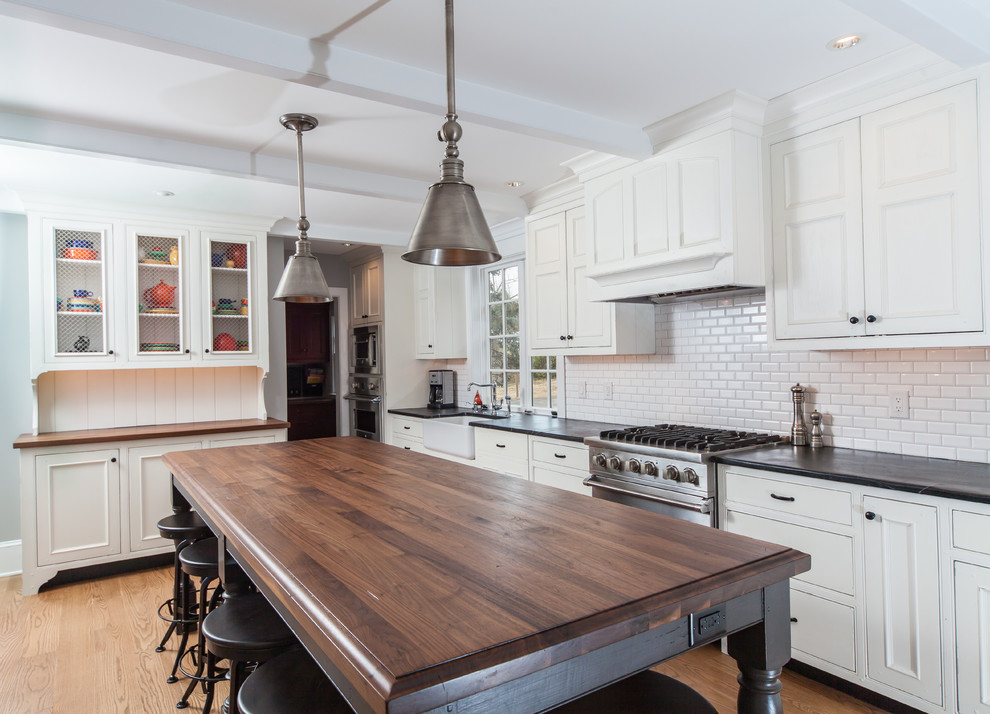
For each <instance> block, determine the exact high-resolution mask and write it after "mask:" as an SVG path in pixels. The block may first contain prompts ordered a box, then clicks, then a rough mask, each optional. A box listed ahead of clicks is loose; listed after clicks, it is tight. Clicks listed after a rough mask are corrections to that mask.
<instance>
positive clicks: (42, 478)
mask: <svg viewBox="0 0 990 714" xmlns="http://www.w3.org/2000/svg"><path fill="white" fill-rule="evenodd" d="M114 431H115V432H117V430H114ZM214 436H225V437H227V438H224V439H214V438H210V437H209V436H202V437H199V438H197V437H195V436H194V437H191V438H190V437H185V438H177V437H172V438H166V437H163V438H142V439H140V440H133V441H127V440H124V441H115V442H103V443H92V444H85V445H83V444H76V445H62V446H43V445H39V446H29V447H24V446H22V447H19V449H20V452H21V453H20V476H21V555H22V561H23V562H22V576H21V586H22V589H23V592H24V594H25V595H34V594H36V593H37V592H38V589H39V588H40V587H41V586H42V585H44V584H45V583H46V582H48V581H49V580H51V579H52V578H53V577H54V576H55V575H56V574H57V573H58V571H59V570H63V569H68V568H79V567H84V566H90V565H99V564H103V563H109V562H113V561H118V560H127V559H130V558H138V557H142V556H146V555H155V554H158V553H167V552H170V551H171V550H172V542H171V541H168V540H165V539H163V538H160V537H159V535H158V521H159V520H161V519H162V518H163V517H165V516H167V515H169V514H170V513H171V512H172V480H171V474H170V473H169V471H168V468H167V467H166V466H165V464H164V462H163V461H162V455H163V454H166V453H168V452H170V451H189V450H191V449H203V448H210V447H211V446H220V445H223V446H242V445H245V444H250V443H271V442H275V441H285V429H279V428H272V429H264V430H259V431H251V432H243V431H242V432H226V433H224V434H222V435H221V434H214ZM118 438H119V437H118Z"/></svg>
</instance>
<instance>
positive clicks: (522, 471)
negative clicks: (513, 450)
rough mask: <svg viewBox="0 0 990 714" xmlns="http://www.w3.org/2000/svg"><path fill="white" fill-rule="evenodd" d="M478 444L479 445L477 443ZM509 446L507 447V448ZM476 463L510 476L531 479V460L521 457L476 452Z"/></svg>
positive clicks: (481, 466)
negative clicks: (511, 457) (524, 459)
mask: <svg viewBox="0 0 990 714" xmlns="http://www.w3.org/2000/svg"><path fill="white" fill-rule="evenodd" d="M476 446H477V445H476ZM507 449H508V447H506V450H507ZM474 465H475V466H478V467H480V468H483V469H488V470H489V471H496V472H498V473H500V474H506V475H508V476H518V477H519V478H522V479H527V480H528V479H529V462H528V461H521V460H519V459H510V458H507V457H505V456H504V455H503V454H501V453H499V454H480V453H479V454H476V455H475V460H474Z"/></svg>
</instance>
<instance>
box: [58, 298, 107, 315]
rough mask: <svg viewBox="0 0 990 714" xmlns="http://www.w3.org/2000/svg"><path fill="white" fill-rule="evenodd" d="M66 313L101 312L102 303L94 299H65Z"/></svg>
mask: <svg viewBox="0 0 990 714" xmlns="http://www.w3.org/2000/svg"><path fill="white" fill-rule="evenodd" d="M65 309H66V310H67V311H68V312H102V311H103V303H102V302H101V301H100V299H99V298H94V297H70V298H66V299H65Z"/></svg>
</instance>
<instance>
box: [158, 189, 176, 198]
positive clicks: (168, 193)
mask: <svg viewBox="0 0 990 714" xmlns="http://www.w3.org/2000/svg"><path fill="white" fill-rule="evenodd" d="M155 195H156V196H161V197H162V198H169V197H171V196H174V195H175V194H174V193H172V192H171V191H155Z"/></svg>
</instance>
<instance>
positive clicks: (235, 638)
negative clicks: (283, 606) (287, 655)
mask: <svg viewBox="0 0 990 714" xmlns="http://www.w3.org/2000/svg"><path fill="white" fill-rule="evenodd" d="M202 632H203V637H204V638H205V640H206V680H205V685H206V687H207V695H206V697H207V698H206V704H205V706H204V708H203V712H204V714H205V713H206V712H209V710H210V706H211V704H212V703H213V684H212V683H211V680H212V679H214V678H216V676H217V675H216V662H217V660H218V659H226V660H228V661H229V662H230V698H229V699H228V704H227V705H226V706H225V710H227V711H229V713H230V714H238V709H237V695H238V692H239V691H240V688H241V682H242V681H243V679H244V677H245V671H246V668H247V665H248V664H250V663H255V664H260V663H262V662H267V661H268V660H270V659H273V658H274V657H276V656H277V655H280V654H282V653H283V652H285V651H286V650H287V649H289V648H290V647H292V646H294V645H296V644H298V643H297V641H296V637H295V635H293V634H292V630H290V629H289V627H288V625H286V624H285V623H284V622H283V621H282V618H281V617H279V615H278V613H277V612H275V610H274V609H273V608H272V606H271V605H269V604H268V601H267V600H265V597H264V595H261V594H260V593H249V594H247V595H239V596H237V597H225V598H224V601H223V604H222V605H221V606H220V607H218V608H217V609H216V610H214V611H213V612H211V613H210V614H209V615H207V616H206V619H205V620H203V630H202Z"/></svg>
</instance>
